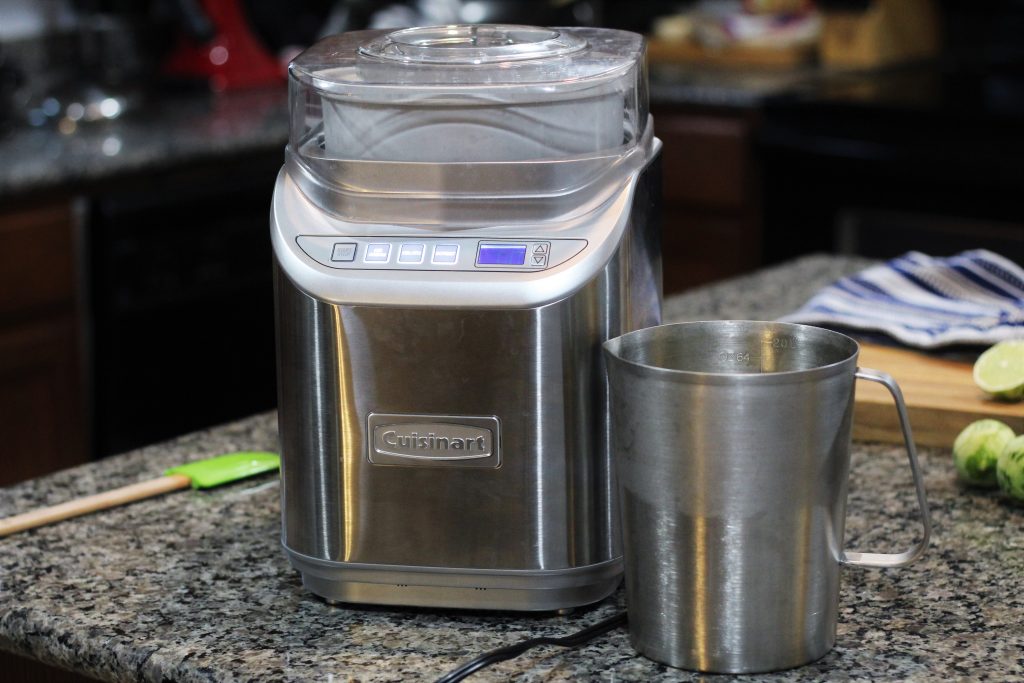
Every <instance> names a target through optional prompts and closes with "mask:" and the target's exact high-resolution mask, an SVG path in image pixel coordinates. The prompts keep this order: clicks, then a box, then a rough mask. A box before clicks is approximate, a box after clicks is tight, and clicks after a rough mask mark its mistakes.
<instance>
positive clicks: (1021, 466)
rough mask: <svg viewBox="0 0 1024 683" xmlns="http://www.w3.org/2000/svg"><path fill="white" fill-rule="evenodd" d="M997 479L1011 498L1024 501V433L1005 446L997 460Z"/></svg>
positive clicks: (1000, 486)
mask: <svg viewBox="0 0 1024 683" xmlns="http://www.w3.org/2000/svg"><path fill="white" fill-rule="evenodd" d="M996 479H997V480H998V481H999V488H1001V489H1002V490H1003V491H1005V492H1006V493H1008V494H1009V495H1010V497H1011V498H1016V499H1017V500H1020V501H1024V434H1022V435H1021V436H1018V437H1017V438H1015V439H1011V440H1010V441H1009V442H1008V443H1007V444H1006V445H1005V446H1003V451H1002V453H1000V454H999V459H998V460H997V462H996Z"/></svg>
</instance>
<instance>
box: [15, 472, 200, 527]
mask: <svg viewBox="0 0 1024 683" xmlns="http://www.w3.org/2000/svg"><path fill="white" fill-rule="evenodd" d="M191 484H192V480H191V479H189V478H188V477H186V476H185V475H183V474H169V475H167V476H165V477H160V478H158V479H150V480H148V481H141V482H139V483H138V484H130V485H128V486H122V487H121V488H119V489H113V490H112V491H104V492H103V493H97V494H96V495H93V496H85V497H84V498H76V499H75V500H69V501H68V502H66V503H61V504H60V505H53V506H51V507H48V508H42V509H39V510H33V511H32V512H26V513H24V514H20V515H15V516H14V517H8V518H7V519H0V537H3V536H7V535H9V534H13V533H17V532H18V531H25V530H26V529H35V528H36V527H40V526H44V525H46V524H52V523H54V522H59V521H61V520H63V519H70V518H71V517H78V516H79V515H86V514H89V513H90V512H96V511H97V510H106V509H107V508H112V507H116V506H118V505H124V504H125V503H131V502H132V501H135V500H142V499H143V498H151V497H152V496H159V495H160V494H161V493H167V492H169V491H177V490H178V489H184V488H188V487H189V486H190V485H191Z"/></svg>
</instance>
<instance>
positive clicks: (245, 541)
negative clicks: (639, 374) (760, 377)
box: [0, 257, 1024, 681]
mask: <svg viewBox="0 0 1024 683" xmlns="http://www.w3.org/2000/svg"><path fill="white" fill-rule="evenodd" d="M857 265H858V264H857V262H853V261H847V260H835V259H829V258H824V257H811V258H807V259H802V260H800V261H798V262H796V263H795V264H790V265H788V266H784V267H782V268H777V269H773V270H769V271H765V272H763V273H760V274H756V275H754V276H751V277H747V278H741V279H739V280H735V281H730V282H726V283H723V284H720V285H716V286H713V287H709V288H704V289H701V290H696V291H694V292H692V293H690V294H687V295H684V296H683V297H682V298H679V299H675V300H673V301H671V302H670V303H669V305H668V306H667V311H668V314H669V316H668V317H669V318H670V319H685V318H690V319H695V318H707V317H714V316H715V313H716V312H720V314H721V315H722V316H723V317H737V316H749V317H771V316H773V315H778V314H779V313H781V312H784V310H780V307H782V308H783V309H786V310H788V309H789V308H792V307H793V306H795V305H798V304H799V303H802V300H803V298H804V297H805V296H806V294H807V293H808V287H813V286H815V283H817V282H818V281H819V280H821V279H823V278H831V277H835V276H837V275H839V274H841V273H843V272H848V271H849V270H851V269H854V268H855V267H856V266H857ZM790 301H792V305H790V303H789V302H790ZM744 302H745V303H744ZM744 306H746V308H744ZM275 434H276V431H275V418H274V416H273V415H271V414H267V415H259V416H255V417H253V418H250V419H248V420H245V421H243V422H239V423H235V424H232V425H227V426H224V427H220V428H216V429H212V430H209V431H207V432H202V433H197V434H192V435H189V436H186V437H183V438H181V439H178V440H176V441H173V442H170V443H167V444H161V445H156V446H152V447H149V448H145V449H142V450H139V451H135V452H132V453H129V454H126V455H122V456H118V457H115V458H111V459H108V460H105V461H102V462H99V463H95V464H91V465H87V466H83V467H79V468H76V469H74V470H69V471H66V472H62V473H58V474H55V475H52V476H49V477H46V478H43V479H38V480H34V481H30V482H26V483H23V484H20V485H18V486H15V487H11V488H7V489H0V515H6V514H10V513H14V512H18V511H22V510H27V509H31V508H34V507H36V506H38V505H42V504H47V503H56V502H59V501H62V500H65V499H67V498H70V497H73V496H75V495H81V494H87V493H92V492H95V491H97V490H100V489H104V488H109V487H113V486H118V485H122V484H126V483H130V482H133V481H137V480H140V479H144V478H147V477H149V476H153V475H154V474H155V473H158V472H159V471H161V470H162V469H163V468H164V467H167V466H169V465H171V464H175V463H179V462H181V461H184V460H189V459H194V458H201V457H206V456H210V455H214V454H217V453H222V452H225V451H230V450H236V449H242V448H273V447H274V444H275V439H276V436H275ZM853 450H854V452H853V466H852V476H851V486H850V500H849V519H848V525H847V539H848V543H847V545H848V546H849V547H851V548H855V549H858V550H867V549H870V550H888V549H891V550H896V549H901V548H903V547H904V546H907V545H908V544H909V543H910V542H912V540H913V538H914V532H915V529H916V528H917V522H916V521H915V519H914V517H913V513H914V505H915V503H914V496H913V490H912V486H911V482H910V475H909V471H908V470H907V467H906V464H905V457H904V456H903V454H902V453H900V451H899V449H898V448H894V447H890V446H882V445H866V444H855V446H854V449H853ZM921 456H922V465H923V468H924V471H925V474H926V480H927V486H928V492H929V496H930V499H931V508H932V517H933V523H934V527H935V531H934V545H933V547H932V549H931V552H930V553H929V554H928V555H927V556H926V557H925V558H924V559H923V560H921V561H920V562H918V563H917V564H915V565H914V566H912V567H910V568H906V569H902V570H886V571H878V570H855V569H848V570H845V571H844V572H843V586H842V595H841V598H840V600H841V607H840V623H839V632H838V642H837V645H836V648H835V649H834V650H833V651H832V652H831V653H829V654H828V655H827V656H826V657H825V658H824V659H822V660H821V661H819V662H817V663H815V664H812V665H810V666H806V667H803V668H800V669H796V670H792V671H788V672H783V673H780V674H772V675H766V676H760V677H757V678H756V679H754V678H751V677H743V678H744V680H765V681H820V680H832V681H843V680H858V681H867V680H872V681H879V680H881V681H885V680H890V681H893V680H916V681H934V680H941V679H946V680H972V681H973V680H999V681H1006V680H1024V595H1022V593H1021V590H1020V586H1021V581H1022V577H1024V508H1020V507H1013V506H1010V505H1008V504H1006V503H1005V502H1003V501H1001V500H1000V499H999V498H998V497H997V496H995V495H993V494H988V493H984V492H976V491H969V490H966V489H963V488H961V487H960V486H959V485H958V484H956V482H955V479H954V472H953V468H952V465H951V462H950V457H949V452H948V451H946V450H942V449H929V450H925V451H923V452H922V454H921ZM278 514H279V508H278V486H277V482H276V480H275V479H274V478H273V477H263V478H260V479H256V480H252V481H249V482H244V483H238V484H235V485H232V486H228V487H225V488H222V489H216V490H212V491H208V492H182V493H175V494H169V495H167V496H164V497H162V498H158V499H155V500H150V501H146V502H141V503H138V504H135V505H132V506H129V507H124V508H120V509H116V510H111V511H107V512H103V513H99V514H96V515H93V516H91V517H86V518H81V519H78V520H74V521H68V522H65V523H62V524H60V525H56V526H52V527H49V528H44V529H39V530H36V531H33V532H28V533H25V534H21V535H17V536H12V537H9V538H6V539H0V648H3V649H6V650H10V651H14V652H19V653H23V654H28V655H31V656H34V657H36V658H38V659H41V660H43V661H47V662H52V663H56V664H59V665H61V666H64V667H66V668H70V669H74V670H77V671H81V672H85V673H87V674H89V675H92V676H95V677H97V678H101V679H105V680H111V681H113V680H117V681H130V680H146V681H161V680H175V681H248V680H258V681H305V680H316V681H342V680H345V681H348V680H358V681H408V680H431V679H433V678H436V677H437V676H438V675H440V674H442V673H444V672H446V671H448V670H450V669H451V668H453V667H455V666H457V665H458V664H459V663H461V662H463V661H466V660H467V659H470V658H472V657H473V656H475V655H476V654H478V653H480V652H482V651H484V650H487V649H490V648H494V647H498V646H501V645H505V644H508V643H511V642H514V641H517V640H519V639H522V638H525V637H529V636H535V635H541V634H544V635H561V634H565V633H567V632H571V631H574V630H577V629H578V628H581V627H583V626H584V625H588V624H590V623H592V622H594V621H597V620H599V619H602V618H604V617H605V616H608V615H610V614H612V613H614V612H615V611H616V610H617V609H619V608H621V607H622V605H623V603H622V600H623V598H622V593H621V591H620V592H619V593H618V594H617V595H616V596H614V597H613V598H611V599H609V600H607V601H606V602H605V603H603V604H600V605H598V606H596V607H595V608H592V609H590V610H587V611H583V612H578V613H576V614H573V615H570V616H564V617H558V616H550V615H548V616H530V615H516V614H494V613H460V612H456V611H440V610H412V609H404V610H403V609H384V608H372V609H366V608H363V609H356V608H345V607H331V606H329V605H327V604H325V603H323V602H322V601H320V600H318V599H316V598H314V597H312V596H311V595H309V594H307V593H306V592H305V591H303V589H302V587H301V585H300V583H299V578H298V575H297V574H296V573H295V572H293V571H292V570H291V569H290V567H289V566H288V563H287V562H286V560H285V559H284V556H283V554H282V552H281V550H280V547H279V538H278V534H279V529H278V527H279V518H278ZM513 678H514V679H515V680H522V681H541V680H544V681H576V680H586V681H627V680H628V681H688V680H712V679H713V680H725V679H727V678H728V677H724V676H722V677H718V676H712V677H708V676H703V677H702V676H699V675H697V674H691V673H688V672H685V671H677V670H673V669H669V668H667V667H663V666H660V665H658V664H655V663H653V662H651V661H648V660H646V659H644V658H643V657H640V656H638V655H636V654H635V653H634V652H633V651H632V649H631V648H630V647H629V644H628V640H627V636H626V633H625V631H623V630H619V631H615V632H613V633H611V634H608V635H607V636H604V637H602V638H600V639H598V640H597V641H595V642H593V643H591V644H590V645H589V646H587V647H585V648H583V649H580V650H574V651H566V650H560V649H555V648H542V649H537V650H533V651H531V652H529V653H528V654H526V655H524V656H522V657H519V658H517V659H515V660H512V661H510V662H505V663H502V664H500V665H497V666H496V667H494V668H491V669H485V670H483V671H481V672H480V673H478V674H477V675H476V676H475V677H474V678H472V679H470V680H481V681H483V680H493V681H503V680H509V679H513Z"/></svg>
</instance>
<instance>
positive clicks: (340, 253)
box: [331, 242, 356, 261]
mask: <svg viewBox="0 0 1024 683" xmlns="http://www.w3.org/2000/svg"><path fill="white" fill-rule="evenodd" d="M331 260H332V261H355V260H356V245H355V244H354V243H352V242H346V243H343V244H342V243H339V244H335V245H334V250H333V251H331Z"/></svg>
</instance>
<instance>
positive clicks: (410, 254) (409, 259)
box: [398, 243, 426, 263]
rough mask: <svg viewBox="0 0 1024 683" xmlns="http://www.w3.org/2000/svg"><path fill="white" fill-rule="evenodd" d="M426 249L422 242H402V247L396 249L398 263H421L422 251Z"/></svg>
mask: <svg viewBox="0 0 1024 683" xmlns="http://www.w3.org/2000/svg"><path fill="white" fill-rule="evenodd" d="M424 251H426V247H424V246H423V245H422V244H416V243H411V244H403V245H402V248H401V249H399V251H398V262H399V263H423V252H424Z"/></svg>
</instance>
